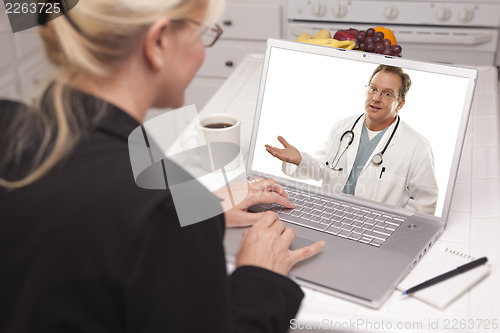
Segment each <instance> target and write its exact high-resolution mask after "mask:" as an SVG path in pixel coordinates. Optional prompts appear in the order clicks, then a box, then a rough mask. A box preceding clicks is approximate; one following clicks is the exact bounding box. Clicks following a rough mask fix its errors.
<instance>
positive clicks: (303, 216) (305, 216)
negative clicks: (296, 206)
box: [300, 214, 314, 221]
mask: <svg viewBox="0 0 500 333" xmlns="http://www.w3.org/2000/svg"><path fill="white" fill-rule="evenodd" d="M300 217H301V218H303V219H304V220H308V221H311V220H312V218H313V217H314V216H312V215H311V214H304V215H302V216H300Z"/></svg>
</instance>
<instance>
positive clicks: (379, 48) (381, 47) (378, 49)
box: [373, 43, 384, 54]
mask: <svg viewBox="0 0 500 333" xmlns="http://www.w3.org/2000/svg"><path fill="white" fill-rule="evenodd" d="M383 50H384V44H382V43H376V44H375V48H374V49H373V51H374V52H375V53H379V54H380V53H382V51H383Z"/></svg>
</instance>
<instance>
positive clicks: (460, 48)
mask: <svg viewBox="0 0 500 333" xmlns="http://www.w3.org/2000/svg"><path fill="white" fill-rule="evenodd" d="M287 16H288V28H287V38H288V39H295V38H296V37H297V36H298V35H300V34H301V33H306V32H307V33H311V34H313V35H314V33H315V32H317V31H319V30H320V29H322V28H326V29H328V30H329V31H330V32H332V33H334V32H335V31H337V30H338V29H347V28H349V27H353V28H357V29H366V28H369V27H376V26H385V27H387V28H389V29H391V30H392V31H393V32H394V34H395V36H396V38H397V41H398V44H400V45H401V46H402V47H403V53H402V55H403V57H407V58H413V59H422V60H428V61H435V62H443V63H453V64H469V65H490V66H491V65H496V66H498V65H500V50H499V49H500V0H474V1H465V0H452V1H450V0H436V1H419V0H392V1H379V0H359V1H358V0H288V14H287Z"/></svg>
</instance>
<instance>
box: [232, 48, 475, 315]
mask: <svg viewBox="0 0 500 333" xmlns="http://www.w3.org/2000/svg"><path fill="white" fill-rule="evenodd" d="M380 64H383V65H390V66H395V67H401V68H402V69H403V70H404V72H406V73H407V74H408V75H409V76H410V78H411V80H412V86H411V89H410V90H409V92H408V95H407V96H406V99H405V101H406V103H405V105H404V106H403V107H402V108H401V110H399V112H398V114H399V116H400V120H401V122H402V123H403V122H404V123H406V124H407V125H409V127H411V129H412V130H413V131H414V132H416V133H418V135H419V136H421V137H423V138H425V139H424V140H423V142H427V143H428V146H429V147H430V150H431V152H430V156H431V157H432V161H433V164H434V166H433V169H432V168H431V169H429V170H424V169H422V168H424V167H425V166H423V167H422V166H420V167H419V166H417V167H415V168H414V169H412V170H411V172H432V173H434V178H435V184H434V186H437V197H435V198H433V205H431V206H432V208H433V209H432V210H433V212H432V213H430V212H429V210H426V211H425V210H419V207H420V206H419V205H418V204H417V205H406V204H405V202H408V201H411V200H413V199H414V198H411V197H410V198H409V199H408V200H402V201H404V202H402V203H400V204H394V201H392V202H389V203H388V202H384V200H382V199H381V200H371V199H367V198H364V197H362V196H359V195H357V194H356V193H354V195H351V194H345V193H343V192H342V191H341V190H342V187H340V190H339V189H334V188H335V186H331V187H329V186H327V185H328V184H324V182H326V180H325V179H328V177H326V178H325V177H323V178H321V177H320V179H308V178H307V177H295V176H294V175H293V174H291V173H289V172H286V167H285V166H284V163H283V162H282V161H280V160H279V159H277V158H275V157H274V156H272V155H271V154H269V153H268V152H267V151H266V149H265V144H269V145H272V146H276V147H280V146H281V144H280V143H279V142H278V140H277V136H279V135H280V136H283V137H284V138H285V139H286V140H287V141H288V142H289V143H290V144H292V145H293V146H295V147H296V148H297V149H298V150H299V151H300V152H301V154H302V153H303V152H304V153H307V154H310V156H312V159H314V158H315V157H314V156H315V153H316V152H318V151H320V150H321V149H322V148H323V147H324V146H326V147H328V146H333V147H334V148H333V149H330V154H334V153H335V152H337V153H339V152H342V151H343V150H344V148H345V146H340V145H342V144H344V143H342V141H340V143H339V142H338V141H337V140H335V141H334V142H331V140H332V136H331V132H332V127H334V126H335V125H334V124H342V125H339V126H340V128H339V129H338V131H341V132H344V131H348V130H350V129H353V128H356V130H354V132H355V134H356V135H359V133H360V131H361V128H362V121H361V122H358V123H357V124H355V123H354V120H350V121H347V122H342V121H343V120H345V119H356V118H357V115H362V114H363V113H364V112H365V105H364V101H365V96H366V94H367V90H366V89H367V88H366V85H367V84H368V83H369V79H370V76H371V75H372V73H373V71H374V69H375V68H376V67H377V66H378V65H380ZM476 77H477V71H476V70H474V69H470V68H462V67H458V66H451V65H445V64H436V63H429V62H422V61H415V60H410V59H405V58H400V57H392V56H383V55H379V54H373V53H365V52H360V51H349V50H344V49H336V48H331V47H323V46H317V45H310V44H304V43H299V42H291V41H284V40H272V39H270V40H268V44H267V50H266V54H265V58H264V63H263V69H262V75H261V81H260V88H259V93H258V101H257V107H256V112H255V118H254V124H253V130H252V136H251V141H250V148H249V153H248V160H247V166H246V172H247V175H249V176H254V177H255V176H263V177H267V178H273V179H275V180H276V181H277V182H278V183H279V184H281V185H282V186H283V187H284V188H285V189H286V190H287V193H288V195H289V196H290V198H291V200H292V201H293V202H295V203H296V204H297V208H295V209H294V210H290V209H283V208H282V207H279V206H276V205H271V206H264V207H263V206H260V207H256V210H263V209H272V210H274V211H276V212H278V214H279V215H280V217H281V219H282V220H283V221H285V222H286V224H287V227H292V228H294V229H295V230H296V232H297V237H296V239H295V240H294V242H293V243H292V248H299V247H302V246H305V245H308V244H311V243H313V242H315V241H318V240H325V241H326V246H325V248H324V249H323V250H322V251H321V252H320V253H319V254H318V255H316V256H314V257H312V258H310V259H308V260H305V261H303V262H300V263H299V264H297V265H296V266H295V267H294V268H293V269H292V270H291V272H290V277H291V278H292V279H294V280H295V281H297V282H298V283H299V284H301V285H304V286H307V287H310V288H313V289H316V290H320V291H322V292H325V293H328V294H332V295H336V296H339V297H341V298H345V299H348V300H351V301H354V302H357V303H360V304H363V305H366V306H368V307H372V308H378V307H380V306H381V305H382V304H383V303H384V301H385V300H386V299H387V297H388V296H389V295H390V294H391V292H392V291H393V290H394V289H395V287H396V286H397V284H398V282H399V281H400V280H401V279H402V278H403V277H404V276H405V275H406V274H407V273H408V272H409V271H410V270H411V268H412V267H413V266H414V265H415V264H416V263H417V262H418V260H419V259H420V258H421V257H422V255H424V253H425V252H426V251H427V249H428V248H429V247H430V246H431V245H432V244H433V243H434V242H435V241H436V240H437V239H438V237H439V236H440V235H441V234H442V232H443V230H444V228H445V227H446V223H447V221H448V213H449V210H450V204H451V199H452V195H453V190H454V184H455V179H456V176H457V172H458V167H459V162H460V157H461V151H462V147H463V143H464V139H465V132H466V128H467V123H468V118H469V113H470V109H471V104H472V98H473V93H474V87H475V83H476ZM405 126H406V125H405ZM398 130H399V131H404V130H408V129H407V127H404V126H401V125H400V126H399V129H398V128H396V129H394V128H389V129H388V130H387V131H386V133H385V134H383V135H384V136H383V137H382V138H381V139H380V142H379V144H378V146H377V147H376V148H375V149H374V151H373V153H372V156H373V155H374V154H376V153H378V152H380V151H381V150H382V149H383V147H384V146H385V145H387V146H388V147H387V149H385V150H386V151H385V153H384V154H383V162H382V163H381V164H379V165H377V166H376V167H377V168H378V169H376V170H377V172H378V170H380V171H379V172H380V177H381V178H382V177H385V176H386V175H388V174H390V171H391V170H392V169H391V167H392V166H393V165H394V163H396V160H397V158H398V157H397V156H394V155H395V154H392V155H391V154H390V153H389V152H390V150H391V149H394V148H393V147H391V146H392V144H390V143H388V142H389V141H390V140H391V139H390V138H389V136H390V135H391V133H392V132H394V131H395V133H397V131H398ZM329 140H330V141H329ZM355 140H356V139H355ZM394 140H395V141H396V140H398V136H397V135H394ZM344 145H345V144H344ZM337 146H339V147H338V148H337ZM281 147H282V146H281ZM356 149H357V148H355V147H354V146H353V147H349V148H347V150H346V154H347V152H349V151H350V150H351V151H354V154H355V153H356ZM327 151H328V149H327ZM327 154H328V153H327ZM396 155H397V154H396ZM330 160H332V157H331V156H327V157H326V162H328V161H330ZM371 160H372V157H370V159H369V160H368V161H367V162H366V163H367V164H369V163H373V162H372V161H371ZM326 162H325V156H324V155H323V156H322V157H320V158H319V160H318V162H317V163H318V165H323V171H322V172H323V173H328V172H331V173H333V174H335V173H338V172H339V169H341V168H339V167H337V168H336V170H335V169H333V168H329V167H328V166H326ZM332 163H333V162H332V161H330V166H332ZM391 163H393V165H391ZM285 165H286V164H285ZM422 165H424V164H422ZM427 168H428V167H427ZM346 171H347V170H344V172H346ZM409 172H410V171H409ZM417 185H422V184H417ZM366 186H370V184H368V185H366ZM374 186H376V185H374ZM408 186H410V185H408ZM337 187H338V186H337ZM375 191H376V189H375ZM311 204H316V205H317V206H320V207H319V208H318V207H317V206H316V207H313V206H311ZM334 208H335V209H334ZM312 220H314V221H312ZM342 227H344V228H342ZM241 233H242V229H241V228H235V229H228V230H227V231H226V237H225V248H226V254H227V257H228V260H229V261H234V259H235V254H236V253H237V250H238V246H239V242H240V239H241Z"/></svg>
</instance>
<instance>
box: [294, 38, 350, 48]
mask: <svg viewBox="0 0 500 333" xmlns="http://www.w3.org/2000/svg"><path fill="white" fill-rule="evenodd" d="M301 42H303V43H308V44H315V45H323V46H330V47H336V48H342V49H347V50H352V49H354V47H355V46H356V41H355V40H343V41H340V40H336V39H333V38H311V39H304V40H301Z"/></svg>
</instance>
